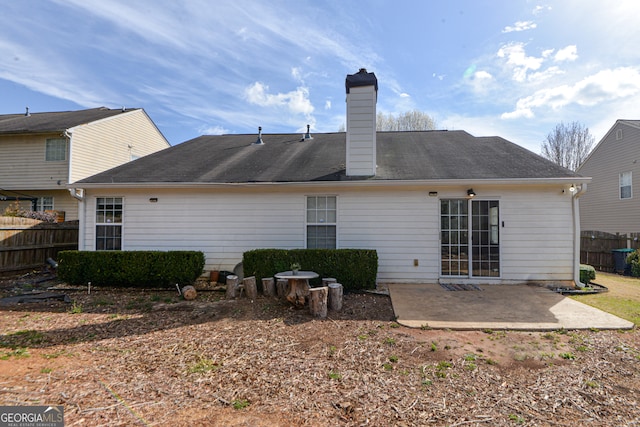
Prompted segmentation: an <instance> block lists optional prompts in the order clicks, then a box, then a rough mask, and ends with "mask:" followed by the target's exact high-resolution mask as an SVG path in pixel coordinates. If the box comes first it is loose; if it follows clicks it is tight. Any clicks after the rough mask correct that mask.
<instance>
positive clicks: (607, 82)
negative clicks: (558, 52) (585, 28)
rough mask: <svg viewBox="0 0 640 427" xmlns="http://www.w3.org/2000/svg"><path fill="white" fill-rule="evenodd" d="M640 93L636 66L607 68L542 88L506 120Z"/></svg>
mask: <svg viewBox="0 0 640 427" xmlns="http://www.w3.org/2000/svg"><path fill="white" fill-rule="evenodd" d="M639 93H640V72H638V69H635V68H632V67H621V68H616V69H612V70H611V69H610V70H603V71H600V72H598V73H596V74H593V75H591V76H588V77H586V78H584V79H582V80H581V81H579V82H577V83H576V84H574V85H561V86H556V87H553V88H548V89H542V90H539V91H537V92H535V93H534V94H533V95H531V96H527V97H525V98H521V99H519V100H518V101H517V102H516V109H515V110H514V111H512V112H509V113H504V114H502V116H501V117H502V118H503V119H514V118H519V117H527V118H530V117H533V116H534V113H533V110H534V109H536V108H551V109H553V110H558V109H560V108H563V107H565V106H567V105H569V104H578V105H583V106H594V105H597V104H600V103H603V102H607V101H612V100H615V99H624V98H626V97H629V96H633V95H637V94H639Z"/></svg>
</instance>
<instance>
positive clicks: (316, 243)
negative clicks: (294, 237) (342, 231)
mask: <svg viewBox="0 0 640 427" xmlns="http://www.w3.org/2000/svg"><path fill="white" fill-rule="evenodd" d="M336 207H337V198H336V196H307V249H335V248H336V228H337V226H336V224H337V209H336Z"/></svg>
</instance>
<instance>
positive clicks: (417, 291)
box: [388, 284, 634, 331]
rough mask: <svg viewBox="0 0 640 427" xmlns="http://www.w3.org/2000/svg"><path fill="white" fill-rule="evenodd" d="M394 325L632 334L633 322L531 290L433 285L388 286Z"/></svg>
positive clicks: (544, 290)
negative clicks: (624, 331) (456, 288)
mask: <svg viewBox="0 0 640 427" xmlns="http://www.w3.org/2000/svg"><path fill="white" fill-rule="evenodd" d="M388 288H389V294H390V296H391V303H392V305H393V311H394V312H395V315H396V317H397V321H398V323H400V324H401V325H404V326H408V327H414V328H419V327H429V328H434V329H456V330H474V329H480V330H482V329H510V330H526V331H549V330H557V329H562V328H564V329H592V328H595V329H632V328H633V326H634V325H633V323H632V322H629V321H627V320H624V319H621V318H619V317H617V316H614V315H612V314H609V313H605V312H604V311H602V310H599V309H597V308H594V307H590V306H588V305H586V304H582V303H580V302H578V301H575V300H573V299H570V298H567V297H565V296H563V295H561V294H559V293H557V292H553V291H551V290H550V289H547V288H544V287H540V286H534V285H478V286H477V288H478V289H480V290H460V291H450V290H446V289H444V288H443V287H442V286H440V285H438V284H390V285H388Z"/></svg>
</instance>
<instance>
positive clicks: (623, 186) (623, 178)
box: [620, 172, 632, 199]
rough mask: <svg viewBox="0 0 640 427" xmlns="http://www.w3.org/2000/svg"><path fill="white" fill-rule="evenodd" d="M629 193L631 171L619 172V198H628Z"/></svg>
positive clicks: (630, 193)
mask: <svg viewBox="0 0 640 427" xmlns="http://www.w3.org/2000/svg"><path fill="white" fill-rule="evenodd" d="M631 195H632V192H631V172H622V173H621V174H620V198H621V199H630V198H631Z"/></svg>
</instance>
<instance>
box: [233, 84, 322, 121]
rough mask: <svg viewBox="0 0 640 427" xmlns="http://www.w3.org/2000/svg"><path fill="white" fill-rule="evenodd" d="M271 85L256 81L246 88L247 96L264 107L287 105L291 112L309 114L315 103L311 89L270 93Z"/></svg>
mask: <svg viewBox="0 0 640 427" xmlns="http://www.w3.org/2000/svg"><path fill="white" fill-rule="evenodd" d="M268 91H269V86H266V85H264V84H262V83H260V82H255V83H254V84H252V85H251V86H249V87H247V88H246V89H245V97H246V99H247V100H248V101H249V102H250V103H251V104H255V105H260V106H262V107H285V108H287V109H288V110H289V111H290V112H292V113H294V114H297V113H301V114H306V115H309V114H311V113H313V109H314V108H313V105H312V104H311V101H310V100H309V89H307V88H306V87H298V88H297V89H296V90H293V91H291V92H288V93H278V94H275V95H274V94H270V93H268Z"/></svg>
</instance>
